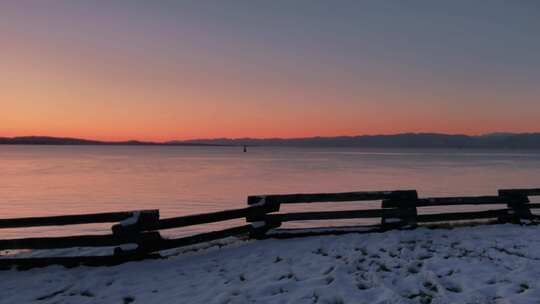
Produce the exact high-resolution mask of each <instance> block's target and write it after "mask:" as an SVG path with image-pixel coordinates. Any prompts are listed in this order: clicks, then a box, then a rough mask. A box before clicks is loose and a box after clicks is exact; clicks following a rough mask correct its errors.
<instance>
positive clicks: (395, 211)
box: [0, 189, 540, 268]
mask: <svg viewBox="0 0 540 304" xmlns="http://www.w3.org/2000/svg"><path fill="white" fill-rule="evenodd" d="M529 196H540V189H504V190H499V193H498V195H497V196H474V197H472V196H468V197H433V198H419V197H418V193H417V191H416V190H398V191H370V192H346V193H314V194H286V195H258V196H249V197H248V207H246V208H241V209H233V210H225V211H219V212H211V213H204V214H196V215H188V216H181V217H173V218H166V219H160V217H159V210H140V211H127V212H111V213H97V214H82V215H63V216H51V217H34V218H18V219H0V229H2V228H26V227H41V226H62V225H78V224H90V223H115V224H114V225H113V226H112V227H111V233H110V234H105V235H77V236H65V237H41V238H20V239H7V240H0V251H1V250H17V249H57V248H70V247H115V250H114V254H113V255H110V256H76V257H73V256H71V257H49V258H11V257H4V258H0V268H11V267H12V266H14V265H18V266H22V267H36V266H45V265H50V264H62V265H65V266H75V265H79V264H85V265H114V264H118V263H122V262H125V261H133V260H140V259H144V258H159V257H160V255H159V253H158V252H159V251H161V250H166V249H172V248H177V247H182V246H189V245H193V244H198V243H204V242H209V241H212V240H217V239H222V238H225V237H230V236H239V235H249V236H250V237H251V238H257V239H258V238H265V237H298V236H303V235H317V234H328V233H332V234H339V233H347V232H350V231H384V230H388V229H396V228H405V227H415V226H417V225H418V224H419V223H420V224H421V223H431V222H449V221H463V220H478V219H495V220H497V221H498V222H512V223H521V221H522V220H535V219H539V217H538V216H537V215H533V214H532V212H531V209H537V208H540V204H531V203H530V201H529ZM362 201H381V208H380V209H368V210H366V209H363V210H340V211H315V212H313V211H311V212H309V211H306V212H291V213H280V212H279V211H280V206H281V204H310V203H331V202H362ZM456 205H504V208H500V209H492V210H485V211H473V212H450V213H448V212H445V213H437V214H418V208H422V207H430V206H456ZM307 208H309V205H308V207H307ZM359 218H375V219H377V218H380V219H381V223H380V225H370V226H367V225H365V226H354V227H320V228H312V229H281V228H280V227H281V225H282V223H284V222H290V221H317V220H340V219H359ZM232 219H245V220H246V224H245V225H241V226H237V227H233V228H227V229H223V230H219V231H211V232H206V233H200V234H195V235H191V236H187V237H181V238H163V237H162V236H161V235H160V233H159V231H160V230H165V229H173V228H181V227H188V226H193V225H200V224H208V223H215V222H220V221H227V220H232ZM125 244H135V245H136V246H135V248H134V249H127V250H126V249H124V248H123V246H124V245H125Z"/></svg>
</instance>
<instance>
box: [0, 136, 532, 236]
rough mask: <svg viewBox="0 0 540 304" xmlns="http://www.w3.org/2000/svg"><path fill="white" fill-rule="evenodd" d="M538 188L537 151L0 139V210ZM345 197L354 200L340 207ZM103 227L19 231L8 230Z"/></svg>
mask: <svg viewBox="0 0 540 304" xmlns="http://www.w3.org/2000/svg"><path fill="white" fill-rule="evenodd" d="M539 186H540V154H539V153H538V152H535V151H485V150H484V151H483V150H458V149H456V150H447V149H440V150H412V149H411V150H381V149H354V148H324V149H323V148H320V149H313V148H274V147H251V148H249V149H248V152H247V153H242V149H241V148H239V147H179V146H177V147H173V146H168V147H167V146H0V202H1V209H0V218H13V217H27V216H45V215H59V214H76V213H92V212H105V211H122V210H137V209H154V208H155V209H160V212H161V216H162V217H170V216H178V215H186V214H193V213H201V212H208V211H217V210H222V209H228V208H238V207H243V206H246V197H247V196H248V195H254V194H272V193H297V192H344V191H364V190H366V191H367V190H397V189H417V190H418V191H419V195H420V196H441V195H490V194H492V195H494V194H496V191H497V189H499V188H511V187H536V188H537V187H539ZM343 204H345V205H346V206H347V208H351V204H354V203H342V204H340V205H337V207H343V206H345V205H343ZM332 206H334V205H332ZM356 206H358V204H357V205H356ZM325 207H328V205H325ZM352 207H354V206H352ZM294 208H302V206H294ZM316 208H320V204H319V206H317V207H315V209H316ZM310 210H313V208H311V207H310ZM214 226H215V225H214ZM208 228H209V226H205V227H195V228H190V229H191V230H188V231H187V232H194V231H199V230H200V231H202V230H205V229H208ZM210 228H213V226H211V225H210ZM102 230H103V227H101V226H100V227H96V226H92V225H84V226H78V227H59V228H46V229H43V228H40V229H37V228H32V229H25V230H24V231H22V230H11V229H10V230H4V231H0V237H1V236H3V237H6V236H15V235H20V234H21V233H24V234H30V235H36V234H40V235H47V234H58V233H65V232H70V233H72V232H74V231H76V232H85V233H88V232H98V231H102ZM187 232H186V231H183V232H182V233H187Z"/></svg>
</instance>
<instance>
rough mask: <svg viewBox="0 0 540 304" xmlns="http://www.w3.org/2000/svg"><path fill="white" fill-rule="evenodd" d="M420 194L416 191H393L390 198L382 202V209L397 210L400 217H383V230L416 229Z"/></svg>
mask: <svg viewBox="0 0 540 304" xmlns="http://www.w3.org/2000/svg"><path fill="white" fill-rule="evenodd" d="M417 200H418V192H417V191H416V190H414V191H393V192H392V193H391V194H390V198H388V199H385V200H383V201H382V204H381V207H382V208H383V209H385V210H397V212H398V214H399V215H398V217H391V216H386V215H385V216H383V217H382V218H381V226H382V229H383V230H388V229H396V228H403V227H411V228H413V227H416V224H417V216H418V211H417V209H416V202H417Z"/></svg>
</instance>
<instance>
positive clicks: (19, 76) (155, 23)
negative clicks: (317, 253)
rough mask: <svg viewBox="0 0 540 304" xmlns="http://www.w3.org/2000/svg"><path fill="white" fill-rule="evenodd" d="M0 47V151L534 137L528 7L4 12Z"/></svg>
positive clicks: (14, 7) (235, 2) (539, 98)
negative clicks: (1, 145) (432, 135)
mask: <svg viewBox="0 0 540 304" xmlns="http://www.w3.org/2000/svg"><path fill="white" fill-rule="evenodd" d="M0 43H1V48H0V67H1V68H2V72H1V73H0V137H1V136H23V135H49V136H69V137H83V138H93V139H101V140H126V139H139V140H154V141H166V140H173V139H193V138H217V137H235V138H237V137H285V138H289V137H307V136H334V135H361V134H394V133H402V132H442V133H452V134H456V133H462V134H482V133H489V132H500V131H505V132H535V131H540V119H539V116H540V2H538V1H535V0H529V1H528V0H521V1H510V0H504V1H503V0H492V1H466V0H455V1H442V0H441V1H439V0H425V1H421V0H411V1H397V0H395V1H384V0H381V1H379V0H373V1H363V0H354V1H352V0H351V1H346V0H336V1H317V0H310V1H302V0H296V1H283V0H273V1H260V0H245V1H240V0H228V1H217V0H216V1H209V0H208V1H206V0H202V1H201V0H185V1H168V0H162V1H139V0H131V1H127V0H126V1H120V0H111V1H90V0H89V1H82V0H81V1H67V0H66V1H61V0H57V1H55V0H50V1H40V0H35V1H26V0H12V1H10V0H6V1H2V2H0Z"/></svg>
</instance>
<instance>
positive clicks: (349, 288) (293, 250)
mask: <svg viewBox="0 0 540 304" xmlns="http://www.w3.org/2000/svg"><path fill="white" fill-rule="evenodd" d="M539 277H540V227H537V226H517V225H510V224H508V225H493V226H476V227H461V228H454V229H450V230H448V229H436V230H430V229H427V228H420V229H417V230H411V231H389V232H386V233H373V234H348V235H342V236H323V237H310V238H296V239H288V240H264V241H249V242H234V243H232V244H229V245H227V246H224V247H221V248H219V247H217V246H213V247H210V248H207V249H203V250H199V251H189V252H184V253H180V252H177V253H176V254H172V255H171V256H170V257H169V258H168V259H164V260H149V261H143V262H133V263H127V264H123V265H119V266H115V267H77V268H73V269H65V268H62V267H59V266H51V267H47V268H40V269H32V270H29V271H15V270H10V271H0V303H2V304H4V303H6V304H8V303H10V304H11V303H17V304H19V303H145V304H150V303H333V304H339V303H539V301H540V282H539V281H538V278H539Z"/></svg>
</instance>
